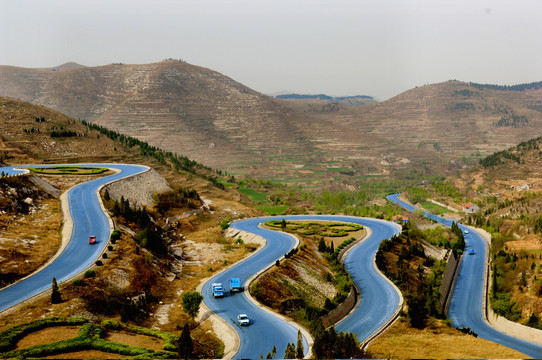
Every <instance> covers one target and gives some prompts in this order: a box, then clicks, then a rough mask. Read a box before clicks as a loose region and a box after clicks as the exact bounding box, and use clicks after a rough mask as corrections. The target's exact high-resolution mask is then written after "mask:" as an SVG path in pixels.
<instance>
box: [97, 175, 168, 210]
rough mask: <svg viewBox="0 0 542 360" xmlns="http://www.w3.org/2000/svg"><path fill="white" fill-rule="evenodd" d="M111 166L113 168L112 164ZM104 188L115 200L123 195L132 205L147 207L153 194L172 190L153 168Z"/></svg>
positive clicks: (150, 203) (151, 200)
mask: <svg viewBox="0 0 542 360" xmlns="http://www.w3.org/2000/svg"><path fill="white" fill-rule="evenodd" d="M112 167H113V168H114V166H112ZM105 188H106V189H107V191H108V192H109V196H110V197H111V198H112V199H114V200H116V201H120V199H121V197H122V196H124V198H125V199H127V200H128V201H129V202H130V204H131V205H132V206H133V205H135V206H147V207H151V206H152V205H153V196H154V194H163V193H166V192H169V191H173V189H171V187H170V186H169V184H168V183H167V181H166V180H165V179H164V178H163V177H162V176H161V175H160V174H158V172H157V171H156V170H154V169H150V170H149V171H145V172H143V173H141V174H138V175H135V176H131V177H129V178H127V179H124V180H122V181H117V182H114V183H111V184H109V185H106V186H105Z"/></svg>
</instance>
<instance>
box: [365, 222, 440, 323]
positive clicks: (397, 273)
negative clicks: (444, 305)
mask: <svg viewBox="0 0 542 360" xmlns="http://www.w3.org/2000/svg"><path fill="white" fill-rule="evenodd" d="M422 238H423V234H422V232H421V231H419V230H418V229H415V228H411V227H410V226H409V225H408V223H407V225H405V226H403V231H402V232H401V233H400V234H399V235H397V236H393V237H392V238H391V239H389V240H384V241H382V242H381V243H380V246H379V249H378V251H377V253H376V258H375V262H376V265H377V266H378V268H379V269H380V270H381V271H382V272H383V273H384V274H385V275H386V276H387V277H388V278H390V279H391V280H392V281H393V282H394V283H395V284H396V285H397V286H398V287H399V289H401V292H402V293H403V294H404V296H405V299H406V302H407V305H408V315H409V318H410V324H411V325H412V326H413V327H415V328H424V327H425V326H426V321H427V319H428V317H429V316H433V317H437V318H443V317H444V316H445V314H444V313H443V311H442V309H441V308H440V305H439V299H440V283H441V281H442V274H443V273H444V270H445V264H446V263H445V262H435V261H434V259H432V258H429V257H427V256H426V255H425V253H424V249H423V246H422V245H421V239H422ZM426 268H430V269H431V272H430V273H429V274H426Z"/></svg>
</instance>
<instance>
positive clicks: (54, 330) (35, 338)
mask: <svg viewBox="0 0 542 360" xmlns="http://www.w3.org/2000/svg"><path fill="white" fill-rule="evenodd" d="M80 327H81V326H52V327H48V328H46V329H42V330H38V331H34V332H32V333H30V334H28V335H26V336H25V337H24V338H22V339H21V340H19V341H18V342H17V345H16V347H15V349H24V348H27V347H29V346H34V345H42V344H48V343H52V342H55V341H61V340H68V339H72V338H74V337H77V335H79V329H80Z"/></svg>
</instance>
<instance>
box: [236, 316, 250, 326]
mask: <svg viewBox="0 0 542 360" xmlns="http://www.w3.org/2000/svg"><path fill="white" fill-rule="evenodd" d="M237 322H238V323H239V325H241V326H245V325H249V324H250V320H249V319H248V316H247V314H239V315H238V316H237Z"/></svg>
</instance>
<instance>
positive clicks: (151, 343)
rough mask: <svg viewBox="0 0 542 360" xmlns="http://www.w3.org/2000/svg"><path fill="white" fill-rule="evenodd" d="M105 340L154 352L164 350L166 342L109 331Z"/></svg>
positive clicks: (149, 337)
mask: <svg viewBox="0 0 542 360" xmlns="http://www.w3.org/2000/svg"><path fill="white" fill-rule="evenodd" d="M105 340H108V341H113V342H116V343H120V344H126V345H130V346H141V347H144V348H147V349H152V350H154V351H159V350H162V346H164V341H163V340H161V339H158V338H155V337H152V336H146V335H140V334H134V333H130V332H126V331H108V332H107V334H106V336H105Z"/></svg>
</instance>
